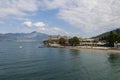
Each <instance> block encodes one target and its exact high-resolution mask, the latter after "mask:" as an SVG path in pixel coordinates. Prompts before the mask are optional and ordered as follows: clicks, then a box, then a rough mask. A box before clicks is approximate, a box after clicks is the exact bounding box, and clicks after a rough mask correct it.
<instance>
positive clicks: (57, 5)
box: [43, 0, 120, 35]
mask: <svg viewBox="0 0 120 80" xmlns="http://www.w3.org/2000/svg"><path fill="white" fill-rule="evenodd" d="M43 6H44V7H45V8H46V9H59V12H58V17H59V18H60V19H63V20H65V21H67V22H68V23H70V24H71V25H73V26H76V27H78V28H79V29H80V30H83V31H84V32H86V33H87V32H88V33H91V34H92V33H93V34H92V35H96V34H94V32H97V33H99V32H104V31H107V30H110V29H113V28H118V27H119V25H120V8H119V7H120V0H44V4H43Z"/></svg>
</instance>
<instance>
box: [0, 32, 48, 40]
mask: <svg viewBox="0 0 120 80" xmlns="http://www.w3.org/2000/svg"><path fill="white" fill-rule="evenodd" d="M48 36H49V35H47V34H43V33H40V32H36V31H34V32H31V33H7V34H0V41H3V40H5V41H16V40H17V41H43V40H45V39H47V38H48Z"/></svg>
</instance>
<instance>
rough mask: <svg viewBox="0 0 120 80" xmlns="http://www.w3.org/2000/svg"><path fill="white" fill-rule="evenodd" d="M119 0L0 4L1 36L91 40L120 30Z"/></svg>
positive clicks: (41, 0)
mask: <svg viewBox="0 0 120 80" xmlns="http://www.w3.org/2000/svg"><path fill="white" fill-rule="evenodd" d="M119 6H120V0H0V33H21V32H24V33H28V32H32V31H38V32H41V33H46V34H50V35H58V34H60V35H67V36H79V37H92V36H96V35H98V34H101V33H103V32H106V31H110V30H113V29H116V28H119V26H120V8H119Z"/></svg>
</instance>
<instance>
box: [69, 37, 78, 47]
mask: <svg viewBox="0 0 120 80" xmlns="http://www.w3.org/2000/svg"><path fill="white" fill-rule="evenodd" d="M69 44H71V45H72V46H77V45H79V44H80V41H79V38H78V37H73V38H71V39H69Z"/></svg>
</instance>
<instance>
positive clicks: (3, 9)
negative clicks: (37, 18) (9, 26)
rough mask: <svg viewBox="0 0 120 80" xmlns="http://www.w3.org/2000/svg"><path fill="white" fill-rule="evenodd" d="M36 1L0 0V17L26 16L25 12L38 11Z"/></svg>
mask: <svg viewBox="0 0 120 80" xmlns="http://www.w3.org/2000/svg"><path fill="white" fill-rule="evenodd" d="M37 1H38V0H0V17H6V16H9V15H15V16H27V15H28V14H27V13H26V12H35V11H37V10H38V7H39V5H38V3H37Z"/></svg>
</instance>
